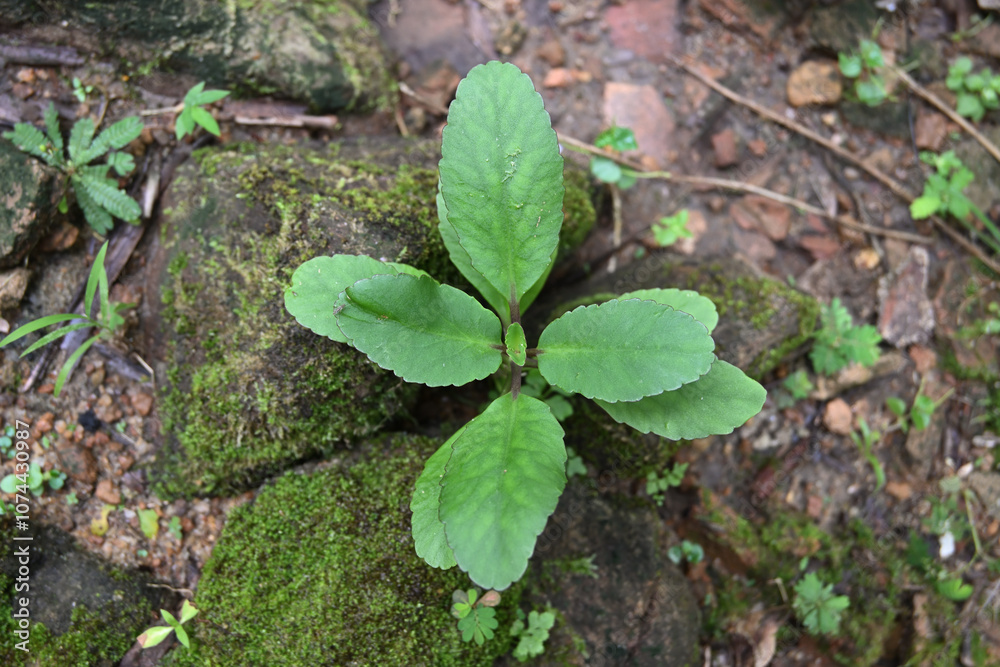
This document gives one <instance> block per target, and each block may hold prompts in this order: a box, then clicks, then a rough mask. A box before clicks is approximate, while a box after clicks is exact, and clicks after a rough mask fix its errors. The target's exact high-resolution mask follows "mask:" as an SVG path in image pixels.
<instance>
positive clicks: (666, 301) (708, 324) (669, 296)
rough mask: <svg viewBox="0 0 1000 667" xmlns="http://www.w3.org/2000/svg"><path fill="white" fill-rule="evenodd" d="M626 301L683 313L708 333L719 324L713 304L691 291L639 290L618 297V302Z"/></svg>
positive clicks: (672, 289) (671, 288)
mask: <svg viewBox="0 0 1000 667" xmlns="http://www.w3.org/2000/svg"><path fill="white" fill-rule="evenodd" d="M628 299H641V300H643V301H655V302H656V303H662V304H663V305H664V306H670V307H671V308H673V309H674V310H680V311H682V312H685V313H687V314H688V315H691V316H693V317H694V319H696V320H698V321H699V322H701V323H702V324H704V325H705V328H707V329H708V333H712V332H713V331H715V325H717V324H718V323H719V313H718V311H716V310H715V304H714V303H712V300H711V299H709V298H708V297H704V296H702V295H701V294H698V293H697V292H694V291H692V290H680V289H676V288H673V287H669V288H654V289H641V290H636V291H634V292H628V293H627V294H622V295H621V296H620V297H618V300H619V301H626V300H628Z"/></svg>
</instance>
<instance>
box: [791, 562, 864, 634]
mask: <svg viewBox="0 0 1000 667" xmlns="http://www.w3.org/2000/svg"><path fill="white" fill-rule="evenodd" d="M850 604H851V601H850V599H849V598H848V597H847V596H846V595H834V594H833V585H832V584H824V583H823V582H822V581H821V580H820V578H819V577H818V576H817V575H816V573H815V572H810V573H808V574H806V575H805V576H804V577H802V579H800V580H799V582H798V583H797V584H795V601H794V602H793V603H792V607H793V608H794V609H795V615H796V616H797V617H798V619H799V621H801V622H802V624H803V625H805V626H806V628H807V629H808V630H809V632H811V633H812V634H814V635H837V634H838V633H839V632H840V616H841V614H842V613H843V611H844V610H845V609H847V608H848V607H849V606H850Z"/></svg>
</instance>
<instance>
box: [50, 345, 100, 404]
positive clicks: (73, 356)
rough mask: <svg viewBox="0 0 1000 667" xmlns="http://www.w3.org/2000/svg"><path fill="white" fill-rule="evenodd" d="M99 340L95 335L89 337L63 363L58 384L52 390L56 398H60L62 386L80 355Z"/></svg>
mask: <svg viewBox="0 0 1000 667" xmlns="http://www.w3.org/2000/svg"><path fill="white" fill-rule="evenodd" d="M97 340H98V337H97V336H93V337H92V338H90V339H88V340H87V342H85V343H84V344H83V345H81V346H80V347H78V348H76V351H75V352H74V353H73V354H71V355H69V359H67V360H66V363H65V364H63V367H62V369H61V370H60V371H59V375H58V376H57V377H56V386H55V388H54V389H53V391H52V394H53V395H54V396H55V397H56V398H59V392H60V391H62V386H63V384H65V382H66V379H67V378H68V377H69V373H70V371H72V370H73V366H75V365H76V362H77V361H79V360H80V357H82V356H83V354H84V352H86V351H87V350H89V349H90V346H91V345H93V344H94V343H96V342H97Z"/></svg>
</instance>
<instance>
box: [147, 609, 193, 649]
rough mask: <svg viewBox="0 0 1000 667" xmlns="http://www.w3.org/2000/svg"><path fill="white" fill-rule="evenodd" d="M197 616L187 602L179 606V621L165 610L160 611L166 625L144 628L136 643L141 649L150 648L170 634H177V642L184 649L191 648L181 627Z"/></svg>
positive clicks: (189, 641) (185, 632)
mask: <svg viewBox="0 0 1000 667" xmlns="http://www.w3.org/2000/svg"><path fill="white" fill-rule="evenodd" d="M197 614H198V609H197V608H196V607H195V606H194V605H193V604H191V602H189V601H188V600H184V604H182V605H181V613H180V616H181V617H180V620H178V619H177V618H175V617H174V615H173V614H171V613H170V612H169V611H167V610H166V609H161V610H160V616H162V617H163V620H164V621H166V622H167V625H155V626H153V627H151V628H146V630H145V631H144V632H143V633H142V634H141V635H139V636H138V638H137V639H136V641H138V642H139V645H140V646H142V648H144V649H146V648H152V647H154V646H156V645H158V644H161V643H162V642H163V640H164V639H166V638H167V637H169V636H170V633H171V632H174V633H176V634H177V641H179V642H180V643H181V644H183V645H184V648H191V640H190V639H188V634H187V631H186V630H185V629H184V628H183V627H181V626H183V625H184V624H185V623H187V622H188V621H190V620H191V619H192V618H194V617H195V616H196V615H197Z"/></svg>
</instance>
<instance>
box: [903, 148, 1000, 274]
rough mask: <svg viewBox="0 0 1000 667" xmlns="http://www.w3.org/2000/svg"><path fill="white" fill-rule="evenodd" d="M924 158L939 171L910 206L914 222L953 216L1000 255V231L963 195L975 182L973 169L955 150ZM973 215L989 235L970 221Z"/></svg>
mask: <svg viewBox="0 0 1000 667" xmlns="http://www.w3.org/2000/svg"><path fill="white" fill-rule="evenodd" d="M920 159H921V161H923V162H925V163H927V164H929V165H931V166H933V167H934V170H935V171H934V173H932V174H929V175H928V176H927V180H926V181H925V182H924V191H923V193H922V194H921V195H920V196H919V197H917V198H916V199H914V200H913V202H912V203H911V204H910V215H912V216H913V219H914V220H923V219H925V218H929V217H931V216H932V215H935V214H937V215H942V216H943V215H947V214H951V215H952V216H953V217H954V218H955V219H956V220H958V221H959V222H960V223H961V224H962V225H963V226H964V227H965V228H966V229H967V230H969V232H970V233H971V234H972V235H973V237H978V238H979V239H980V240H982V242H983V243H985V244H986V245H988V246H989V247H990V248H991V249H992V250H993V252H995V253H998V254H1000V229H998V228H997V226H996V224H994V223H993V221H992V220H990V219H989V218H988V217H987V216H986V214H985V213H983V211H982V209H980V208H979V207H978V206H976V205H975V204H973V203H972V200H970V199H969V198H968V197H966V196H965V193H964V192H963V191H964V190H965V188H966V187H968V186H969V184H970V183H972V181H973V180H974V179H975V174H973V173H972V170H971V169H969V168H968V167H966V166H965V165H964V164H962V161H961V160H960V159H959V158H958V156H956V155H955V152H954V151H948V152H946V153H942V154H941V155H935V154H934V153H930V152H928V151H923V152H922V153H920ZM970 215H973V216H975V217H976V219H977V220H978V221H979V222H980V223H982V225H983V228H984V229H985V230H986V231H987V232H988V234H984V233H982V232H981V231H980V230H979V229H977V228H976V227H975V226H973V224H972V222H971V221H970V220H969V216H970Z"/></svg>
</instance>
